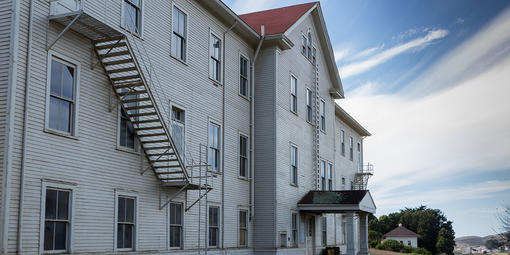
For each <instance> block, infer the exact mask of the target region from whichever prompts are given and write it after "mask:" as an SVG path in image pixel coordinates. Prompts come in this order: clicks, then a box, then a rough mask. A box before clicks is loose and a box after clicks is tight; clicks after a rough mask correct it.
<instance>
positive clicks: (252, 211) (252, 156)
mask: <svg viewBox="0 0 510 255" xmlns="http://www.w3.org/2000/svg"><path fill="white" fill-rule="evenodd" d="M260 31H261V37H260V41H259V44H258V45H257V49H256V50H255V55H254V56H253V61H252V62H251V65H250V69H251V70H250V71H251V73H250V83H251V86H250V169H251V179H250V214H251V217H250V221H253V218H254V217H255V63H256V61H257V57H258V56H259V53H260V48H261V47H262V42H264V34H265V32H264V25H262V26H261V27H260Z"/></svg>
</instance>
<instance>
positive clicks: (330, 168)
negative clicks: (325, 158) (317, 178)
mask: <svg viewBox="0 0 510 255" xmlns="http://www.w3.org/2000/svg"><path fill="white" fill-rule="evenodd" d="M326 178H328V189H329V190H333V165H332V164H329V163H328V171H327V173H326Z"/></svg>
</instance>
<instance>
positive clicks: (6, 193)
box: [0, 0, 20, 254]
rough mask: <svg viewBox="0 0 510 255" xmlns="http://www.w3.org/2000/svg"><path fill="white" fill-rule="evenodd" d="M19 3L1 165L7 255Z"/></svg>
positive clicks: (0, 247) (0, 222)
mask: <svg viewBox="0 0 510 255" xmlns="http://www.w3.org/2000/svg"><path fill="white" fill-rule="evenodd" d="M19 12H20V1H17V0H12V6H11V15H12V16H11V32H10V37H11V38H10V46H9V75H8V78H7V107H8V108H7V116H6V123H5V124H6V125H5V126H6V129H5V145H4V155H3V157H4V158H3V165H2V171H3V173H2V210H1V212H0V231H1V236H2V237H1V239H0V253H1V254H7V248H8V247H7V246H8V244H7V241H8V234H9V202H10V201H9V198H10V186H11V185H10V184H11V178H12V177H11V175H12V173H11V171H12V150H13V147H14V146H13V139H14V113H15V106H16V78H17V65H18V63H17V62H18V31H19V16H20V15H19Z"/></svg>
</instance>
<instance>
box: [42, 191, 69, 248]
mask: <svg viewBox="0 0 510 255" xmlns="http://www.w3.org/2000/svg"><path fill="white" fill-rule="evenodd" d="M70 204H71V191H69V190H60V189H50V188H47V189H46V201H45V213H44V250H45V251H65V250H68V243H69V233H70V228H71V227H70V211H71V206H70Z"/></svg>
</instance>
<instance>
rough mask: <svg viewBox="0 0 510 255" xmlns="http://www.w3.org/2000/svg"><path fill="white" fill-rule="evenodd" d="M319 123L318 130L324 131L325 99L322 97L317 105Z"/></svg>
mask: <svg viewBox="0 0 510 255" xmlns="http://www.w3.org/2000/svg"><path fill="white" fill-rule="evenodd" d="M319 118H320V120H319V124H320V128H319V129H320V130H321V131H322V132H324V133H326V101H324V99H322V98H321V99H320V105H319Z"/></svg>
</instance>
